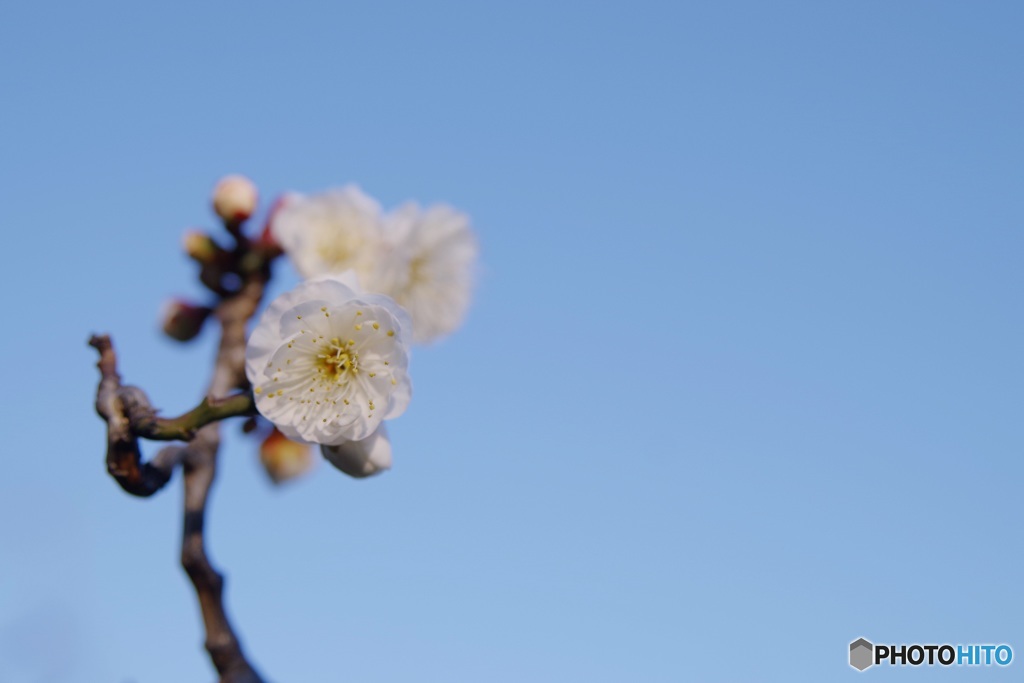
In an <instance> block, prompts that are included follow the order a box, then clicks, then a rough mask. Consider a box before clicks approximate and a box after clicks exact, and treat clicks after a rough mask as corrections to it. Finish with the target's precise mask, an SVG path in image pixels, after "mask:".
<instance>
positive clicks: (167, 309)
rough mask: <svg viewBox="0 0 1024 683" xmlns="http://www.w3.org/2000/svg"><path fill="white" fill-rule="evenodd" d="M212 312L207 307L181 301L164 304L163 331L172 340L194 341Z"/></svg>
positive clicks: (172, 300)
mask: <svg viewBox="0 0 1024 683" xmlns="http://www.w3.org/2000/svg"><path fill="white" fill-rule="evenodd" d="M210 312H211V310H210V309H209V308H207V307H206V306H196V305H195V304H191V303H189V302H187V301H183V300H181V299H171V300H170V301H168V302H167V303H166V304H164V310H163V316H162V317H163V329H164V333H165V334H166V335H167V336H168V337H170V338H171V339H177V340H178V341H183V342H184V341H189V340H190V339H194V338H195V337H196V335H198V334H199V331H200V330H202V329H203V323H204V322H206V318H207V317H208V316H209V315H210Z"/></svg>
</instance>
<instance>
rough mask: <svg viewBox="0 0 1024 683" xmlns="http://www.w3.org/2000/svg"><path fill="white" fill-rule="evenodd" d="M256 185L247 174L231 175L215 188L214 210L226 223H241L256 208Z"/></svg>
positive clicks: (221, 180)
mask: <svg viewBox="0 0 1024 683" xmlns="http://www.w3.org/2000/svg"><path fill="white" fill-rule="evenodd" d="M257 198H258V194H257V192H256V186H255V185H253V183H252V181H251V180H249V179H248V178H246V177H245V176H240V175H229V176H225V177H223V178H221V179H220V182H218V183H217V186H216V187H215V188H213V210H214V211H216V212H217V215H218V216H220V217H221V218H222V219H224V221H225V222H226V223H232V224H237V223H241V222H242V221H244V220H245V219H247V218H248V217H249V216H251V215H252V213H253V211H255V210H256V200H257Z"/></svg>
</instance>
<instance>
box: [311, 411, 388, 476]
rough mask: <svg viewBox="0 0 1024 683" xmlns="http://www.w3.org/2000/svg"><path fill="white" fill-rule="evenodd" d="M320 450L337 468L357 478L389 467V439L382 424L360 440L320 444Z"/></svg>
mask: <svg viewBox="0 0 1024 683" xmlns="http://www.w3.org/2000/svg"><path fill="white" fill-rule="evenodd" d="M320 452H321V453H322V454H323V456H324V458H326V459H327V461H328V462H330V463H331V464H332V465H334V466H335V467H337V468H338V469H339V470H341V471H342V472H344V473H345V474H347V475H349V476H352V477H356V478H359V479H361V478H363V477H369V476H371V475H374V474H378V473H380V472H383V471H384V470H389V469H391V439H390V438H389V437H388V430H387V427H386V426H384V425H383V424H382V425H381V426H380V427H378V428H377V431H375V432H374V433H373V434H371V435H370V436H369V437H367V438H365V439H363V440H362V441H346V442H345V443H342V444H338V445H336V446H320Z"/></svg>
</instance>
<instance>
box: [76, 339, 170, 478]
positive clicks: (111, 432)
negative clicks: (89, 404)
mask: <svg viewBox="0 0 1024 683" xmlns="http://www.w3.org/2000/svg"><path fill="white" fill-rule="evenodd" d="M89 345H90V346H92V347H93V348H95V349H96V350H97V351H99V353H100V360H99V363H97V366H98V367H99V369H100V385H99V388H98V389H97V390H96V412H97V413H99V415H100V417H102V418H103V419H104V421H106V423H107V472H109V473H110V476H112V477H113V478H114V480H115V481H117V483H118V484H120V485H121V488H123V489H124V490H125V491H127V492H128V493H130V494H132V495H133V496H142V497H146V496H151V495H153V494H154V493H156V492H157V491H159V490H160V489H162V488H163V487H164V484H166V483H167V482H168V481H169V480H170V478H171V473H172V472H174V468H175V467H176V466H177V465H178V463H180V462H181V459H182V457H183V450H182V449H181V448H180V447H175V446H169V447H167V448H164V449H163V450H161V451H160V452H159V453H158V454H157V455H156V457H155V458H153V459H152V460H150V461H149V462H143V461H142V453H141V451H140V450H139V440H138V434H137V433H136V432H135V430H134V429H133V426H132V420H131V418H130V417H129V408H130V409H131V410H132V411H138V410H141V407H142V406H143V405H145V406H146V407H148V405H149V401H148V400H146V397H145V394H143V393H142V391H141V390H139V389H137V388H136V387H122V386H121V376H120V375H118V374H117V354H116V353H114V345H113V344H112V343H111V341H110V337H108V336H107V335H100V336H96V335H94V336H93V337H92V338H91V339H90V340H89Z"/></svg>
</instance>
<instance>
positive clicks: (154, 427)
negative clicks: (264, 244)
mask: <svg viewBox="0 0 1024 683" xmlns="http://www.w3.org/2000/svg"><path fill="white" fill-rule="evenodd" d="M230 227H231V226H229V231H230V232H231V233H232V235H233V236H234V237H235V238H236V240H237V242H238V246H237V248H236V249H235V251H234V252H233V254H232V256H233V258H232V260H231V264H232V265H231V266H230V270H229V271H228V272H231V273H233V274H235V275H237V276H238V277H239V279H240V285H239V286H238V288H237V289H236V290H234V291H228V290H226V289H225V288H223V287H222V286H220V285H219V283H220V281H221V278H220V277H215V278H211V277H210V274H209V272H208V269H207V268H204V271H203V273H202V275H201V279H202V280H203V281H204V282H205V281H206V280H213V282H214V283H216V284H217V286H216V287H210V288H211V290H213V291H214V293H215V294H217V295H218V296H219V297H220V301H219V303H218V304H217V305H216V307H215V309H214V312H213V316H214V317H215V318H216V320H217V321H218V323H219V326H220V331H221V335H220V345H219V347H218V350H217V357H216V361H215V363H214V369H213V377H212V378H211V380H210V384H209V388H208V391H207V397H206V398H204V399H203V401H202V402H201V403H200V404H199V405H198V406H196V407H195V408H194V409H192V410H190V411H188V412H187V413H185V414H183V415H181V416H179V417H176V418H162V417H158V416H157V414H156V411H155V410H154V409H153V408H152V406H151V405H150V402H149V399H148V398H147V397H146V395H145V393H144V392H143V391H142V390H141V389H139V388H137V387H132V386H122V385H121V378H120V376H119V375H118V372H117V356H116V354H115V352H114V347H113V344H112V343H111V341H110V338H109V337H108V336H105V335H103V336H93V337H92V338H91V339H90V340H89V344H90V345H91V346H93V347H94V348H95V349H96V350H97V351H98V352H99V354H100V360H99V363H98V367H99V370H100V383H99V388H98V389H97V392H96V411H97V412H98V413H99V414H100V417H102V418H103V419H104V420H105V421H106V423H107V471H108V472H109V473H110V475H111V476H112V477H113V478H114V479H115V480H116V481H117V483H118V484H120V486H121V488H123V489H124V490H125V491H127V492H128V493H130V494H132V495H135V496H143V497H145V496H150V495H152V494H154V493H156V492H157V491H159V490H160V489H161V488H163V486H164V485H165V484H166V483H167V482H168V481H169V480H170V478H171V474H172V473H173V471H174V469H175V467H177V466H178V465H179V464H180V465H181V466H182V470H183V473H184V482H185V484H184V489H185V510H184V529H183V535H182V544H181V564H182V567H184V569H185V572H186V573H187V574H188V577H189V579H190V580H191V581H192V585H193V586H194V587H195V591H196V595H197V597H198V599H199V607H200V611H201V613H202V618H203V625H204V627H205V630H206V649H207V651H208V652H209V654H210V659H211V660H212V661H213V665H214V667H215V668H216V669H217V673H218V674H219V676H220V682H221V683H263V679H262V678H261V677H260V676H259V674H258V673H257V672H256V670H255V669H254V668H253V667H252V665H251V664H250V663H249V661H248V660H247V659H246V657H245V654H244V652H243V651H242V647H241V644H240V642H239V640H238V636H237V635H236V634H235V631H234V629H233V628H232V626H231V623H230V621H229V620H228V616H227V612H226V610H225V608H224V600H223V597H224V577H223V576H222V575H221V574H220V573H219V572H218V571H217V570H216V569H215V568H214V567H213V565H212V564H211V563H210V559H209V557H208V556H207V554H206V547H205V542H204V536H203V531H204V527H205V521H206V504H207V501H208V499H209V495H210V487H211V486H212V485H213V481H214V478H215V476H216V472H217V452H218V450H219V447H220V426H219V421H220V420H222V419H224V418H227V417H234V416H244V415H252V414H253V413H254V412H255V406H254V402H253V397H252V394H251V392H250V387H249V383H248V381H247V379H246V376H245V341H246V336H245V331H246V324H247V323H248V321H249V319H250V318H251V317H252V316H253V314H254V313H255V312H256V309H257V307H258V306H259V303H260V301H261V300H262V298H263V293H264V288H265V286H266V282H267V280H268V279H269V277H270V261H271V260H272V259H273V257H274V253H273V252H272V251H269V250H261V249H260V248H259V247H258V246H257V247H253V246H252V245H251V244H250V243H249V242H248V240H246V239H245V237H243V236H241V234H240V233H239V232H238V231H237V230H230ZM239 392H240V393H239ZM140 438H146V439H150V440H154V441H171V440H181V441H185V442H187V445H171V446H167V447H165V448H163V449H161V450H160V451H159V452H158V453H157V455H156V456H155V457H154V458H152V459H151V460H149V461H148V462H144V461H143V459H142V455H141V452H140V450H139V439H140Z"/></svg>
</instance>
